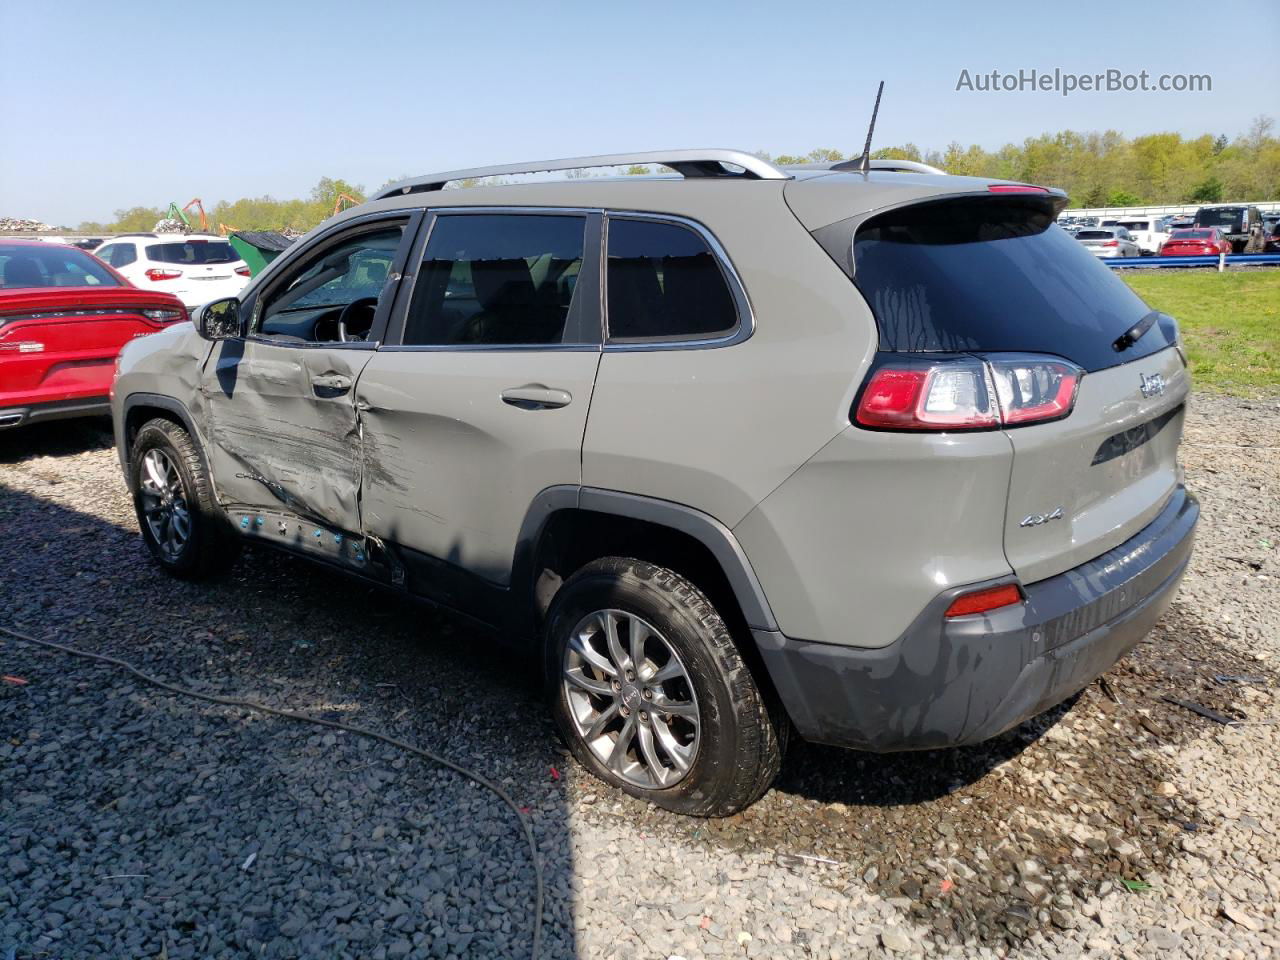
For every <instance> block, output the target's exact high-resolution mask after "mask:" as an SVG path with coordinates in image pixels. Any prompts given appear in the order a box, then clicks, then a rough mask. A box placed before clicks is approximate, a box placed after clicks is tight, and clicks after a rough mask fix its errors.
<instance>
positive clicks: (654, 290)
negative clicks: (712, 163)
mask: <svg viewBox="0 0 1280 960" xmlns="http://www.w3.org/2000/svg"><path fill="white" fill-rule="evenodd" d="M608 251H609V256H608V265H609V266H608V274H607V283H608V308H609V339H610V340H687V339H706V338H710V337H722V336H724V335H726V334H728V333H729V332H730V331H732V330H733V329H734V327H736V326H737V324H738V311H737V308H736V306H735V305H734V300H733V294H732V293H730V292H729V286H728V283H727V282H726V280H725V276H724V271H723V270H721V269H720V265H719V263H718V262H717V260H716V257H715V254H714V253H712V252H711V248H710V247H709V246H708V245H707V242H706V240H704V239H703V238H702V237H701V236H699V235H698V234H697V233H695V232H694V231H693V230H691V229H689V228H688V227H685V226H682V225H680V224H676V223H667V222H661V221H656V220H625V219H621V218H615V217H611V218H610V219H609V243H608Z"/></svg>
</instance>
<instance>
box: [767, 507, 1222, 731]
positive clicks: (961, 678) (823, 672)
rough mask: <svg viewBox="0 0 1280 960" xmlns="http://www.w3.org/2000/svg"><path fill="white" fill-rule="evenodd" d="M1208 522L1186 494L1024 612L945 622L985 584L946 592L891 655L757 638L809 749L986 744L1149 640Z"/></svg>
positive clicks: (1055, 580)
mask: <svg viewBox="0 0 1280 960" xmlns="http://www.w3.org/2000/svg"><path fill="white" fill-rule="evenodd" d="M1199 516H1200V507H1199V504H1198V503H1197V501H1196V499H1195V497H1193V496H1191V494H1189V493H1188V492H1187V491H1186V490H1185V489H1184V488H1183V487H1178V488H1177V490H1175V491H1174V493H1173V495H1172V497H1170V499H1169V503H1168V504H1167V505H1166V506H1165V507H1164V509H1163V510H1162V511H1161V512H1160V514H1159V516H1157V517H1156V518H1155V520H1153V521H1152V522H1151V523H1150V524H1149V525H1148V526H1147V527H1146V528H1144V529H1143V530H1142V531H1141V532H1139V533H1138V534H1137V535H1135V536H1134V537H1132V538H1131V539H1129V540H1127V541H1125V542H1124V543H1122V544H1121V545H1120V546H1118V547H1116V548H1115V549H1114V550H1111V551H1109V552H1108V553H1105V554H1103V555H1102V556H1100V557H1097V558H1096V559H1094V560H1091V561H1089V562H1088V563H1085V564H1082V565H1080V566H1079V567H1076V568H1075V569H1072V570H1068V571H1067V572H1065V573H1062V574H1059V575H1058V576H1055V577H1050V578H1049V579H1047V580H1041V581H1039V582H1037V583H1033V584H1031V585H1029V586H1027V587H1024V588H1023V589H1024V592H1025V594H1026V597H1027V600H1026V603H1025V604H1023V605H1021V606H1016V607H1007V608H1004V609H1001V610H994V611H991V612H990V613H988V614H979V615H974V616H969V617H957V618H953V619H951V620H947V619H946V618H944V617H943V615H942V614H943V611H944V610H946V608H947V607H948V606H949V605H950V603H951V601H952V599H954V597H955V596H956V594H958V593H961V592H966V591H968V590H971V589H973V588H974V587H975V586H985V585H986V584H973V585H969V586H966V587H962V588H958V589H955V590H949V591H947V592H946V593H944V594H942V595H941V596H939V597H937V598H936V599H935V600H934V601H933V602H931V603H930V604H929V606H928V607H927V608H926V609H925V610H924V612H923V613H921V614H920V616H919V617H917V618H916V620H915V621H914V622H913V623H912V625H911V626H910V627H908V628H907V630H906V632H905V633H904V634H903V635H902V636H901V637H899V638H898V639H897V640H896V641H894V642H893V643H891V644H889V645H888V646H887V647H884V648H881V649H868V648H865V647H845V646H838V645H835V644H824V643H811V642H808V641H798V640H791V639H789V638H787V637H785V636H783V635H782V634H781V633H776V632H769V631H755V639H756V643H757V646H758V647H759V649H760V652H761V655H762V657H763V659H764V663H765V666H766V668H767V669H768V671H769V674H770V678H771V679H772V680H773V683H774V686H775V687H776V689H777V691H778V693H779V695H780V696H781V698H782V701H783V704H784V705H785V706H786V708H787V712H788V713H789V714H790V716H791V719H792V722H793V723H794V724H795V726H796V728H797V730H798V731H799V733H800V735H801V736H803V737H804V738H805V739H806V740H811V741H814V742H817V743H827V744H832V745H836V746H843V747H853V748H857V749H862V750H873V751H877V752H888V751H895V750H923V749H931V748H935V747H947V746H959V745H962V744H969V743H978V742H980V741H982V740H986V739H989V738H991V737H994V736H996V735H997V734H1000V733H1003V732H1004V731H1006V730H1008V729H1010V728H1011V727H1014V726H1016V725H1017V724H1019V723H1021V722H1022V721H1024V720H1026V719H1028V718H1030V717H1033V716H1035V715H1036V714H1039V713H1042V712H1043V711H1045V710H1048V709H1049V708H1050V707H1053V706H1055V705H1056V704H1058V703H1061V702H1062V701H1063V700H1065V699H1066V698H1068V697H1070V696H1071V695H1072V694H1074V693H1076V692H1078V691H1079V690H1081V689H1083V688H1084V687H1085V686H1087V685H1088V684H1089V683H1090V682H1092V681H1093V680H1094V679H1095V678H1096V677H1098V676H1100V675H1101V674H1102V673H1105V672H1106V671H1107V670H1108V669H1110V668H1111V667H1112V666H1113V665H1114V664H1115V662H1116V661H1117V660H1119V659H1120V658H1121V657H1123V656H1124V655H1125V654H1126V653H1128V652H1129V650H1130V649H1132V648H1133V646H1134V645H1135V644H1137V642H1138V641H1139V640H1141V639H1142V638H1143V637H1144V636H1145V635H1146V634H1147V633H1148V632H1149V631H1150V630H1151V627H1152V626H1153V625H1154V624H1155V622H1156V621H1157V620H1158V619H1159V618H1160V616H1161V615H1162V614H1163V613H1164V612H1165V610H1166V609H1168V606H1169V604H1170V602H1171V601H1172V599H1173V595H1174V593H1175V592H1176V590H1177V586H1178V582H1179V580H1180V579H1181V578H1182V574H1183V573H1184V571H1185V570H1186V566H1187V562H1188V561H1189V560H1190V557H1191V549H1192V544H1193V542H1194V540H1195V526H1196V522H1197V520H1198V519H1199ZM1011 579H1012V578H1007V579H1006V580H1004V581H992V583H1000V582H1009V581H1010V580H1011Z"/></svg>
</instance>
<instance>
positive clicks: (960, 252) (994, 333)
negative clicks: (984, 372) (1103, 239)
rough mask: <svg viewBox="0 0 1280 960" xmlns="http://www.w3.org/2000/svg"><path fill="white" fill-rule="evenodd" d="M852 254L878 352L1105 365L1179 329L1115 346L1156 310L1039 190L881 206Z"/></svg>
mask: <svg viewBox="0 0 1280 960" xmlns="http://www.w3.org/2000/svg"><path fill="white" fill-rule="evenodd" d="M1081 235H1083V231H1082V233H1081ZM853 261H854V282H855V283H856V284H857V286H858V289H859V290H861V291H862V294H863V296H865V297H866V299H867V303H868V304H870V306H871V309H872V312H873V313H874V314H875V317H876V322H877V323H878V324H879V328H880V349H881V350H886V351H897V352H910V353H917V352H939V353H966V352H969V351H983V352H996V351H1028V352H1034V353H1049V354H1056V355H1057V356H1060V357H1065V358H1066V359H1068V360H1071V361H1073V362H1075V363H1077V364H1079V365H1080V366H1081V367H1083V368H1084V369H1086V370H1100V369H1103V368H1105V367H1111V366H1115V365H1116V364H1120V363H1127V362H1129V361H1131V360H1134V359H1136V358H1138V357H1141V356H1146V355H1147V354H1150V353H1154V352H1156V351H1157V350H1160V349H1163V348H1164V347H1166V346H1168V345H1170V344H1171V343H1172V342H1173V336H1174V335H1175V333H1174V331H1173V329H1172V325H1171V324H1165V323H1160V324H1157V325H1155V326H1153V327H1152V328H1151V329H1150V330H1149V331H1148V333H1147V334H1146V335H1144V336H1143V337H1142V338H1141V339H1140V340H1139V341H1138V342H1137V343H1136V344H1134V345H1133V346H1131V347H1129V349H1127V350H1125V351H1123V352H1117V351H1116V350H1115V348H1114V347H1113V344H1114V343H1115V342H1116V340H1117V339H1118V338H1119V337H1120V336H1121V335H1122V334H1123V333H1124V332H1125V331H1126V330H1128V329H1129V328H1131V327H1133V326H1134V325H1135V324H1136V323H1137V322H1138V321H1139V320H1141V319H1142V318H1143V317H1145V316H1146V315H1147V314H1148V313H1150V312H1151V308H1150V307H1148V306H1147V305H1146V304H1145V303H1143V302H1142V300H1141V299H1140V298H1139V297H1138V296H1137V294H1135V293H1134V292H1133V291H1132V290H1130V289H1129V288H1128V287H1127V286H1126V285H1125V284H1124V282H1123V281H1121V280H1120V279H1119V278H1117V277H1116V276H1115V275H1114V274H1113V273H1112V272H1111V270H1110V268H1108V267H1106V266H1104V265H1103V264H1102V263H1101V262H1099V260H1098V258H1097V257H1095V256H1094V255H1093V254H1092V253H1090V252H1089V251H1088V250H1087V249H1085V247H1084V246H1083V245H1082V244H1079V243H1077V242H1076V241H1075V240H1073V239H1072V238H1071V237H1070V236H1069V235H1068V234H1067V233H1066V232H1065V231H1063V230H1062V229H1061V228H1059V227H1057V226H1056V225H1055V224H1054V209H1053V203H1052V201H1050V200H1046V199H1044V198H1040V197H958V198H950V199H946V200H940V201H932V202H928V203H920V204H915V205H912V206H909V207H902V208H899V209H896V210H891V211H888V212H887V213H883V214H880V215H879V216H876V217H872V218H871V219H869V220H867V221H866V223H865V224H863V226H862V227H860V228H859V229H858V231H857V233H856V234H855V236H854V242H853Z"/></svg>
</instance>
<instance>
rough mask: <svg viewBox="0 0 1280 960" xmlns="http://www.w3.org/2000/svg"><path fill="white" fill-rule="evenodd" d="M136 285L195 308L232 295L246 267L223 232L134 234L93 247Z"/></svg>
mask: <svg viewBox="0 0 1280 960" xmlns="http://www.w3.org/2000/svg"><path fill="white" fill-rule="evenodd" d="M94 252H95V253H96V254H97V256H98V258H99V259H100V260H105V261H106V262H107V263H109V264H111V266H113V267H115V268H116V270H118V271H119V272H120V273H122V274H124V275H125V276H126V277H127V278H128V279H129V282H130V283H132V284H133V285H134V286H135V287H141V288H143V289H148V288H150V289H154V290H163V291H164V292H165V293H172V294H174V295H175V296H177V297H178V298H179V299H181V300H182V302H183V303H184V304H186V305H187V307H198V306H200V305H201V304H204V303H209V302H210V301H212V300H220V299H222V298H223V297H234V296H236V295H237V294H238V293H239V292H240V291H241V290H242V289H243V288H244V285H245V284H246V283H248V282H249V267H248V264H246V263H245V262H244V261H243V260H241V259H240V255H239V254H238V253H236V251H235V248H234V247H232V246H231V244H230V243H228V242H227V241H226V240H225V239H223V238H222V237H213V236H202V235H199V234H191V235H187V234H173V235H168V236H166V235H164V234H155V233H134V234H126V235H124V236H120V237H115V238H113V239H111V240H108V241H107V242H106V243H104V244H103V245H102V246H100V247H99V248H98V249H97V250H95V251H94Z"/></svg>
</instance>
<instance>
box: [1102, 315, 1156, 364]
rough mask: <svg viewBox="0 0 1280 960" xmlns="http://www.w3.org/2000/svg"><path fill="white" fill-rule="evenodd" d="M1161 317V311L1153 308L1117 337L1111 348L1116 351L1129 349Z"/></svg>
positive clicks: (1120, 351)
mask: <svg viewBox="0 0 1280 960" xmlns="http://www.w3.org/2000/svg"><path fill="white" fill-rule="evenodd" d="M1159 319H1160V311H1159V310H1152V311H1151V312H1150V313H1148V314H1147V315H1146V316H1145V317H1143V318H1142V319H1141V320H1139V321H1138V322H1137V323H1135V324H1134V325H1133V326H1132V327H1130V328H1129V329H1128V330H1126V331H1125V332H1124V333H1122V334H1120V336H1118V337H1116V342H1115V343H1113V344H1111V349H1112V350H1114V351H1115V352H1116V353H1122V352H1123V351H1125V350H1128V349H1129V348H1130V347H1132V346H1133V345H1134V344H1135V343H1137V342H1138V341H1139V340H1141V339H1142V336H1143V334H1145V333H1146V332H1147V331H1148V330H1150V329H1151V328H1152V327H1154V326H1155V325H1156V321H1157V320H1159Z"/></svg>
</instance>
